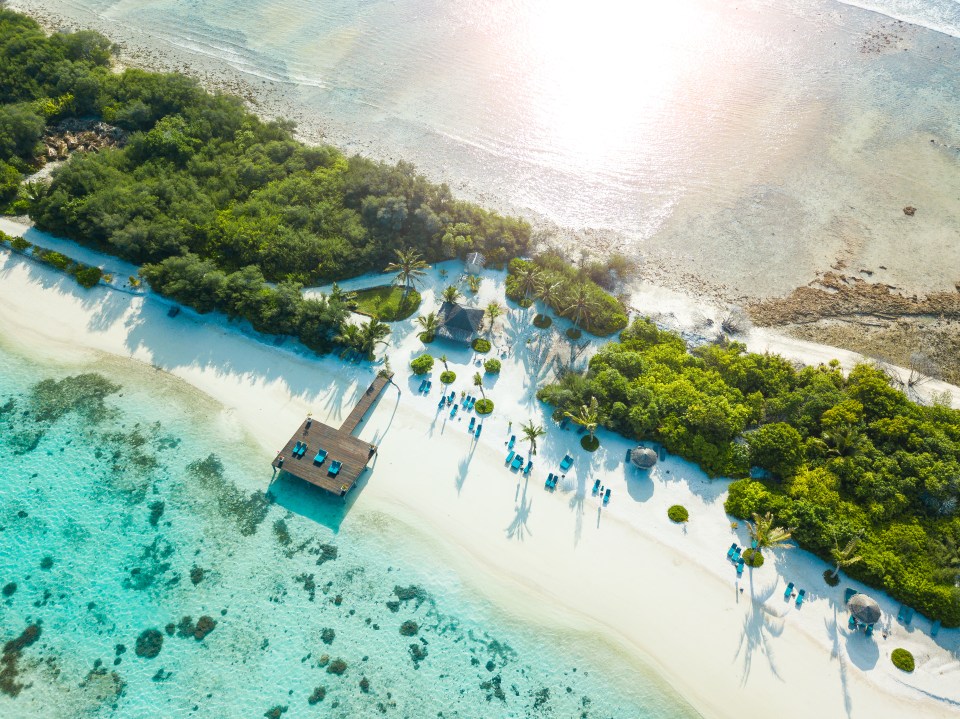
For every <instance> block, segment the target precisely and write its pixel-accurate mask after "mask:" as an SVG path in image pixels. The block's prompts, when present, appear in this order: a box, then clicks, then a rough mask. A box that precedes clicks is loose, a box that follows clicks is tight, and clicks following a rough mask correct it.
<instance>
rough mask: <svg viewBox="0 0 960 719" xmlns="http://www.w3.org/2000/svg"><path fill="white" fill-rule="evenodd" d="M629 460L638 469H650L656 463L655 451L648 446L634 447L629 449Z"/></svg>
mask: <svg viewBox="0 0 960 719" xmlns="http://www.w3.org/2000/svg"><path fill="white" fill-rule="evenodd" d="M630 461H631V462H632V463H633V464H634V465H636V466H637V467H639V468H640V469H650V468H651V467H653V465H655V464H656V463H657V453H656V452H654V451H653V450H652V449H650V448H649V447H634V448H633V449H632V450H630Z"/></svg>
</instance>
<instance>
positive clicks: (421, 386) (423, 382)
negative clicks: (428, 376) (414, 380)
mask: <svg viewBox="0 0 960 719" xmlns="http://www.w3.org/2000/svg"><path fill="white" fill-rule="evenodd" d="M426 386H427V380H425V379H422V380H420V389H418V390H417V392H423V388H424V387H426Z"/></svg>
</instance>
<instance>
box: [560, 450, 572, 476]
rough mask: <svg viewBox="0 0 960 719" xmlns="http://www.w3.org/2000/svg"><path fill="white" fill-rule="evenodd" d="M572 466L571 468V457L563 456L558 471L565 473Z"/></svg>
mask: <svg viewBox="0 0 960 719" xmlns="http://www.w3.org/2000/svg"><path fill="white" fill-rule="evenodd" d="M572 466H573V457H571V456H570V455H569V454H565V455H564V456H563V459H562V460H561V461H560V469H562V470H563V471H564V472H566V471H567V470H568V469H570V468H571V467H572Z"/></svg>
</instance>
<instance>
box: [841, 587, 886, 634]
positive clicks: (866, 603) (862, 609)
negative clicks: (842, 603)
mask: <svg viewBox="0 0 960 719" xmlns="http://www.w3.org/2000/svg"><path fill="white" fill-rule="evenodd" d="M847 609H849V610H850V622H849V623H848V626H849V627H850V629H851V630H853V631H856V630H857V629H863V630H864V633H865V634H866V635H867V636H870V635H871V634H873V625H874V624H876V623H877V622H879V621H880V617H881V616H883V613H882V612H881V611H880V605H879V604H877V602H876V601H875V600H874V599H872V598H870V597H868V596H867V595H866V594H861V593H859V592H856V593H854V594H853V595H852V596H851V597H850V599H849V600H848V601H847Z"/></svg>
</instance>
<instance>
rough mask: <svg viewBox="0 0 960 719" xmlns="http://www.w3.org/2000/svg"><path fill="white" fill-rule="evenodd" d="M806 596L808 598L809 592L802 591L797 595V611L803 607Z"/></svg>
mask: <svg viewBox="0 0 960 719" xmlns="http://www.w3.org/2000/svg"><path fill="white" fill-rule="evenodd" d="M806 596H807V590H806V589H801V590H800V592H799V593H798V594H797V609H799V608H800V607H801V606H803V599H804V597H806Z"/></svg>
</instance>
